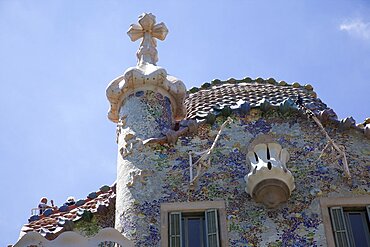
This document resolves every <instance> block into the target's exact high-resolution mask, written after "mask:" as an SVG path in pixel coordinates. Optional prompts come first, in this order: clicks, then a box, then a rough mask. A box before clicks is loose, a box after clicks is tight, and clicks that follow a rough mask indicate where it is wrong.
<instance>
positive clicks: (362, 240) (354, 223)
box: [348, 212, 369, 247]
mask: <svg viewBox="0 0 370 247" xmlns="http://www.w3.org/2000/svg"><path fill="white" fill-rule="evenodd" d="M348 217H349V221H350V224H351V228H352V234H353V240H354V242H355V245H356V247H362V246H364V247H367V246H368V242H367V238H366V234H369V232H368V229H367V227H366V225H365V224H366V222H364V217H365V215H364V214H362V213H361V212H350V213H348ZM364 223H365V224H364ZM365 227H366V228H365Z"/></svg>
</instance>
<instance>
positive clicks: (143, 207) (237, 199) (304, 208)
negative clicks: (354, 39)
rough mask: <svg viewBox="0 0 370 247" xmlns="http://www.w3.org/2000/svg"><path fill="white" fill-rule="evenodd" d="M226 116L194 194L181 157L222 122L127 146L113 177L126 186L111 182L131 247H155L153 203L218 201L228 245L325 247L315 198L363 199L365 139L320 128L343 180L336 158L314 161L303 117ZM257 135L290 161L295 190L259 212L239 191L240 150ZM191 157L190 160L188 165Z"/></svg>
mask: <svg viewBox="0 0 370 247" xmlns="http://www.w3.org/2000/svg"><path fill="white" fill-rule="evenodd" d="M231 118H232V119H233V123H232V124H230V125H228V126H227V127H226V128H225V129H224V131H223V132H222V134H221V137H220V139H219V141H218V143H217V146H216V148H215V149H214V150H213V152H212V155H211V162H210V164H211V165H210V167H208V168H207V170H206V171H205V172H204V173H203V174H202V175H201V177H200V179H199V181H198V183H197V186H196V188H195V189H194V190H191V189H190V187H189V182H190V181H189V180H190V177H189V154H188V153H189V151H190V150H192V151H195V152H200V151H204V150H206V149H208V148H209V147H210V146H211V145H212V143H213V140H214V138H215V136H216V135H217V132H218V130H219V128H220V126H221V124H222V123H223V122H224V121H225V118H223V117H218V118H217V120H216V122H215V123H214V124H213V125H212V126H211V125H209V124H202V125H200V127H199V128H198V132H197V133H196V134H193V135H189V136H183V137H181V138H180V139H179V140H178V141H177V143H176V145H159V144H148V145H143V146H142V145H140V150H139V149H138V148H135V146H134V147H133V149H132V152H131V153H130V154H129V155H128V156H127V157H124V158H123V157H119V160H120V159H121V160H122V163H121V164H120V165H122V166H125V164H128V166H127V167H125V168H124V169H123V170H125V172H124V173H125V174H121V176H126V177H127V178H126V180H125V181H126V182H125V184H120V185H119V186H120V187H122V188H124V189H122V188H121V189H120V190H121V192H120V193H123V194H126V195H128V197H127V199H126V201H125V202H124V205H123V206H122V210H123V209H124V210H123V213H122V212H120V211H116V225H117V220H118V221H119V225H120V227H121V229H120V231H121V232H123V234H124V235H125V236H126V237H128V238H129V239H132V240H134V241H135V242H136V244H137V245H138V246H160V204H161V203H163V202H186V201H202V200H210V201H212V200H224V201H225V202H226V210H227V227H228V229H227V230H228V238H229V243H230V244H229V245H230V246H293V245H294V246H320V245H322V246H326V239H325V233H324V228H323V223H322V219H321V212H320V205H319V198H320V197H336V196H347V195H351V196H356V195H363V194H368V195H369V194H370V193H369V188H370V153H369V152H370V151H369V150H370V142H369V140H368V139H365V137H364V135H363V134H361V133H359V132H357V131H354V130H347V131H340V130H338V129H337V128H336V127H335V126H333V125H331V126H330V125H329V126H325V127H326V130H327V131H328V133H329V135H330V136H331V137H332V138H333V139H334V140H335V141H336V143H338V144H339V145H343V146H344V147H345V149H346V153H347V159H348V163H349V169H350V172H351V175H352V177H353V179H352V181H347V180H346V179H345V177H344V173H343V168H342V160H341V159H340V158H338V157H337V154H336V153H334V152H333V153H330V152H325V153H324V154H323V155H322V157H321V158H320V159H319V156H320V155H321V154H322V150H323V149H324V147H325V146H326V144H327V140H326V139H325V136H324V135H323V134H322V133H321V132H320V131H319V129H318V128H317V126H316V124H315V123H314V122H313V121H312V120H311V119H307V117H306V116H303V115H301V114H300V113H297V112H296V113H288V114H285V115H283V114H281V113H279V112H277V111H274V110H271V111H268V112H266V113H263V112H261V111H260V110H258V109H253V110H252V111H251V112H250V113H249V114H248V115H247V116H240V115H234V114H233V115H231ZM136 124H138V125H140V123H136ZM261 134H269V135H270V136H272V137H273V139H274V140H275V141H276V142H278V143H279V144H280V145H281V146H282V147H283V148H287V149H288V152H289V153H290V156H291V158H290V161H289V162H288V164H287V168H288V169H289V170H290V171H291V172H292V174H293V176H294V178H295V185H296V188H295V190H294V191H293V192H292V195H291V197H290V199H289V200H288V202H287V203H283V204H281V205H280V206H278V207H277V208H275V209H266V208H265V206H263V205H262V204H259V203H256V202H255V201H254V200H253V199H252V198H251V197H250V196H249V195H248V194H247V193H246V192H245V187H246V182H245V180H244V176H245V175H247V174H248V172H249V167H248V165H247V161H246V153H247V149H248V145H249V144H250V143H251V142H252V141H253V140H254V139H255V138H256V137H257V136H259V135H261ZM119 155H120V154H119ZM198 158H199V156H195V155H193V161H196V160H197V159H198ZM127 160H128V161H127ZM125 162H126V163H125ZM117 189H118V188H117ZM118 199H119V198H118V197H117V200H118ZM121 204H122V203H121Z"/></svg>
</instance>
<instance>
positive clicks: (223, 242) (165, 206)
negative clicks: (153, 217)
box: [161, 201, 228, 247]
mask: <svg viewBox="0 0 370 247" xmlns="http://www.w3.org/2000/svg"><path fill="white" fill-rule="evenodd" d="M208 209H217V211H218V223H219V237H220V246H221V247H227V246H228V237H227V224H226V207H225V201H199V202H174V203H162V204H161V247H168V246H169V241H168V239H169V236H168V227H169V213H171V212H184V213H192V212H194V213H195V212H206V211H207V210H208Z"/></svg>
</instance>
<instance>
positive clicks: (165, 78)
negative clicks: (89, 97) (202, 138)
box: [106, 13, 186, 122]
mask: <svg viewBox="0 0 370 247" xmlns="http://www.w3.org/2000/svg"><path fill="white" fill-rule="evenodd" d="M138 23H139V24H132V25H131V26H130V28H129V30H128V32H127V34H128V36H129V37H130V39H131V41H136V40H138V39H142V41H141V43H140V47H139V49H138V51H137V53H136V56H137V59H138V61H137V65H136V66H135V67H131V68H128V69H127V70H126V71H125V72H124V74H123V75H121V76H119V77H117V78H116V79H114V80H113V81H111V82H110V83H109V85H108V87H107V89H106V94H107V98H108V100H109V102H110V109H109V112H108V118H109V119H110V120H111V121H113V122H118V120H119V109H120V108H121V106H122V104H124V102H125V99H126V98H127V97H128V96H129V95H131V94H133V93H135V92H138V91H147V90H150V91H154V92H156V93H160V94H162V95H163V96H166V97H168V98H169V99H170V101H171V107H172V113H173V117H174V120H181V119H182V118H184V117H185V106H184V99H185V96H186V87H185V85H184V83H183V82H182V81H181V80H179V79H177V78H175V77H173V76H170V75H168V74H167V71H166V70H165V69H163V68H161V67H159V66H157V65H156V63H157V61H158V52H157V48H156V47H157V42H156V39H159V40H164V39H165V38H166V36H167V33H168V29H167V27H166V25H165V24H164V23H163V22H161V23H158V24H156V19H155V16H154V15H153V14H151V13H144V14H142V15H140V16H139V20H138Z"/></svg>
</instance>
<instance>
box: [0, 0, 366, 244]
mask: <svg viewBox="0 0 370 247" xmlns="http://www.w3.org/2000/svg"><path fill="white" fill-rule="evenodd" d="M143 12H152V13H153V14H155V15H156V16H157V21H158V22H161V21H163V22H165V23H166V25H167V27H168V29H169V34H168V36H167V39H166V40H165V41H164V42H162V41H159V42H158V51H159V62H158V65H160V66H162V67H164V68H166V70H167V72H168V73H170V74H172V75H175V76H176V77H178V78H180V79H182V80H183V81H184V83H185V84H186V85H187V88H188V89H190V88H191V87H192V86H200V85H201V84H203V83H204V82H209V81H211V80H212V79H215V78H218V79H221V80H226V79H228V78H230V77H233V78H236V79H241V78H244V77H246V76H249V77H252V78H256V77H263V78H269V77H273V78H275V79H276V80H285V81H287V82H288V83H293V82H296V81H298V82H300V83H301V84H306V83H310V84H312V85H313V86H314V88H315V91H316V92H317V93H318V96H319V97H320V98H321V99H322V100H323V101H324V102H325V103H326V104H328V106H329V107H331V108H333V109H334V110H335V111H336V113H337V114H338V116H339V118H344V117H347V116H353V117H354V118H355V119H356V121H357V122H362V121H363V120H364V119H365V118H366V117H369V116H370V114H369V106H370V97H369V93H370V90H369V85H370V4H369V2H368V1H360V0H352V1H349V0H332V1H323V0H306V1H304V0H301V1H300V0H290V1H288V0H287V1H280V0H274V1H263V0H258V1H257V0H256V1H247V0H245V1H242V0H239V1H238V0H234V1H231V0H229V1H226V0H224V1H217V0H210V1H201V0H198V1H190V0H187V1H174V0H168V1H159V0H157V1H153V0H146V1H143V0H135V1H122V0H121V1H113V0H105V1H103V0H101V1H93V0H89V1H74V0H70V1H66V0H64V1H46V0H45V1H27V0H23V1H18V0H0V86H1V87H0V113H1V121H0V131H1V132H0V133H1V138H0V165H1V171H0V188H1V194H2V196H1V197H2V200H1V201H2V202H1V203H0V246H6V244H10V243H12V244H13V243H15V241H16V240H17V238H18V235H19V232H20V229H21V227H22V225H23V224H24V223H26V222H27V219H28V218H29V216H30V209H31V208H33V207H36V206H37V204H38V202H39V200H40V197H42V196H46V197H48V198H49V199H54V201H55V202H56V204H58V205H60V204H62V203H63V202H64V200H65V199H66V198H67V197H68V196H74V197H76V198H77V199H79V198H85V197H86V195H87V194H88V193H89V192H91V191H96V190H97V189H98V188H99V187H100V186H101V185H104V184H108V185H111V184H112V183H113V182H114V181H115V176H116V157H117V147H116V143H115V125H114V124H113V123H112V122H110V121H109V120H108V119H107V117H106V115H107V110H108V100H107V99H106V97H105V88H106V86H107V85H108V83H109V82H110V81H111V80H112V79H114V78H115V77H117V76H119V75H121V74H122V73H123V72H124V70H126V68H128V67H130V66H134V65H135V64H136V56H135V52H136V50H137V48H138V46H139V42H136V43H132V42H130V40H129V37H128V36H127V35H126V31H127V29H128V27H129V25H130V24H131V23H136V22H137V17H138V16H139V15H140V14H141V13H143Z"/></svg>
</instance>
